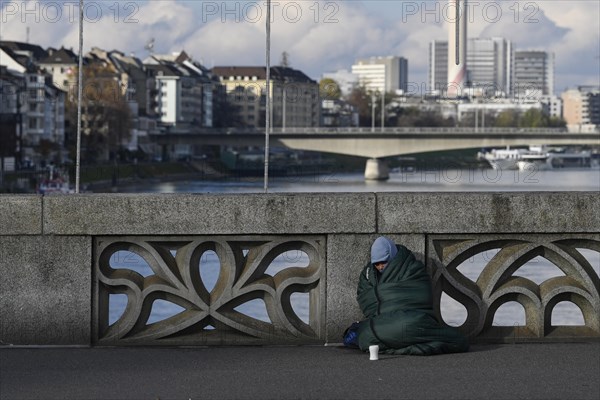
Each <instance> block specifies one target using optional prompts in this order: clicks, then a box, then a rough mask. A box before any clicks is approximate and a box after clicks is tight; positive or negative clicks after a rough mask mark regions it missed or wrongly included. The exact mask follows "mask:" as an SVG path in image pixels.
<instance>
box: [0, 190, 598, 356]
mask: <svg viewBox="0 0 600 400" xmlns="http://www.w3.org/2000/svg"><path fill="white" fill-rule="evenodd" d="M599 209H600V196H598V193H591V192H590V193H584V192H569V193H546V192H544V193H540V192H536V193H524V192H520V193H444V194H440V193H381V194H373V193H359V194H349V193H342V194H332V193H327V194H324V193H323V194H268V195H265V194H256V195H247V194H244V195H139V194H137V195H70V196H46V197H42V196H35V195H31V196H12V195H3V196H0V341H1V343H0V344H2V345H9V344H12V345H137V344H144V345H210V344H274V343H326V342H330V343H331V342H333V343H337V342H340V340H341V335H342V332H343V331H344V329H345V328H346V327H347V326H348V325H349V323H350V322H352V321H353V320H356V319H359V318H360V311H359V310H358V306H357V304H356V300H355V293H356V292H355V291H356V282H357V277H358V274H359V272H360V270H361V268H362V267H363V266H364V265H365V263H366V262H367V260H368V253H369V248H370V244H371V242H372V240H373V239H374V238H375V237H376V236H379V235H382V234H385V235H388V236H390V237H392V238H393V239H395V240H396V241H397V242H399V243H403V244H405V245H406V246H407V247H409V248H410V249H412V250H413V251H414V252H415V253H416V254H417V255H418V257H420V258H421V259H422V260H423V261H424V262H425V263H426V265H427V268H428V270H429V272H430V275H431V277H432V285H433V291H434V298H435V305H436V307H438V310H439V306H440V299H441V297H442V295H443V294H444V293H445V294H447V295H448V296H450V297H451V298H453V299H454V300H456V301H457V302H459V303H460V304H462V305H463V306H464V307H465V309H466V312H467V317H466V320H465V321H464V323H463V324H462V325H461V326H460V329H462V330H463V331H464V332H465V334H467V335H469V336H470V337H471V338H472V340H474V341H499V342H502V341H507V340H510V341H552V340H581V339H585V340H589V339H595V340H597V339H598V338H600V322H599V318H600V317H599V315H600V284H599V278H598V274H597V273H596V272H595V270H594V266H593V265H591V264H590V261H589V260H588V259H586V257H584V256H583V255H582V249H587V251H591V252H593V253H594V254H595V253H598V252H600V233H599V232H600V214H599V213H598V212H597V210H599ZM491 249H495V250H497V253H496V254H495V255H494V256H493V257H492V258H491V259H490V260H488V261H487V262H486V264H485V266H484V267H483V270H482V271H481V273H480V274H479V276H478V277H477V278H469V277H467V276H466V275H464V274H463V273H462V272H461V270H460V268H458V267H459V266H460V265H461V263H462V262H464V261H465V260H467V259H469V258H470V257H473V256H474V255H476V254H480V253H482V252H485V251H488V250H491ZM208 252H212V253H213V254H216V257H217V258H218V264H217V265H218V266H217V267H216V268H217V271H215V272H216V276H218V278H215V279H216V282H214V286H213V287H212V288H211V287H209V285H207V283H206V282H205V281H206V275H205V273H204V272H205V271H204V268H205V264H204V261H205V259H204V258H203V257H204V256H205V255H206V254H207V253H208ZM286 254H287V256H286ZM289 254H300V255H301V257H299V260H300V259H301V260H300V261H298V260H292V259H291V258H293V257H290V256H289ZM118 255H121V256H123V255H125V256H124V257H127V256H129V255H131V256H135V257H137V259H138V260H143V262H144V263H145V264H147V269H148V271H150V272H149V273H147V274H141V273H139V271H138V272H136V271H134V270H132V269H130V268H127V265H125V266H123V263H121V264H119V263H118V262H115V257H117V256H118ZM536 257H542V258H545V259H547V260H548V261H550V262H551V263H552V264H554V265H555V266H556V267H557V268H559V269H560V270H561V271H562V272H563V273H564V276H560V277H554V278H551V279H548V280H546V281H544V282H541V283H539V284H537V283H535V282H533V281H531V280H529V279H526V278H522V277H519V276H517V275H515V272H516V271H517V270H518V269H519V268H520V267H521V266H522V265H524V264H525V263H526V262H527V261H530V260H532V259H534V258H536ZM121 261H123V260H121ZM275 264H278V265H279V269H274V270H273V269H271V268H272V266H273V265H275ZM114 295H121V296H122V297H124V298H126V306H125V307H124V310H122V312H121V313H120V315H117V316H114V315H111V301H110V299H111V296H114ZM295 296H300V297H301V298H302V299H304V300H303V301H304V304H306V309H305V310H304V311H302V312H304V313H305V314H306V316H302V315H300V314H302V312H300V311H299V310H298V309H297V308H296V306H295V305H294V298H295ZM159 301H162V302H169V303H173V304H175V305H176V306H177V307H178V309H179V310H180V312H179V313H178V314H176V315H174V316H171V317H169V318H167V319H164V320H159V321H156V322H152V321H149V316H150V314H151V313H152V310H153V308H154V307H155V306H156V304H157V303H159ZM252 301H259V302H261V304H262V303H264V309H265V312H266V315H267V316H268V318H263V319H257V318H255V317H252V316H251V315H247V313H245V312H244V311H241V310H242V308H241V307H242V306H243V305H244V304H247V303H248V302H252ZM510 301H516V302H518V303H520V304H521V305H522V306H523V308H524V310H525V315H526V322H525V325H523V326H514V327H506V326H504V327H497V326H494V325H493V324H492V321H493V317H494V314H495V312H496V310H497V309H498V308H499V307H500V306H501V305H502V304H505V303H506V302H510ZM563 301H569V302H572V303H574V304H575V305H576V306H578V307H579V309H580V310H581V312H582V315H583V317H584V320H585V323H584V325H581V326H553V325H552V323H551V315H552V311H553V309H554V307H555V306H556V304H558V303H559V302H563ZM440 317H441V315H440Z"/></svg>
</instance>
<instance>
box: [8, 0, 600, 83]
mask: <svg viewBox="0 0 600 400" xmlns="http://www.w3.org/2000/svg"><path fill="white" fill-rule="evenodd" d="M0 3H1V10H2V15H1V19H2V24H1V26H2V27H1V28H0V29H1V32H0V33H1V36H2V40H15V41H22V42H25V41H27V38H28V39H29V42H30V43H34V44H39V45H41V46H43V47H55V48H59V47H61V46H65V47H67V48H69V47H73V48H76V47H77V40H78V27H77V18H78V7H77V3H78V2H77V1H60V2H56V1H46V0H26V1H19V2H16V1H6V0H2V1H1V2H0ZM85 3H86V9H85V11H86V24H85V46H84V51H85V52H87V51H89V50H90V49H91V48H92V47H100V48H104V49H106V50H113V49H115V50H119V51H122V52H124V53H126V54H130V53H135V55H136V56H137V57H139V58H141V59H144V58H145V57H146V56H147V55H148V54H149V52H148V50H147V49H145V47H146V45H147V43H149V42H150V40H151V39H152V38H153V39H154V49H153V50H154V51H155V52H156V53H171V52H175V51H181V50H185V51H186V52H187V53H188V54H190V55H191V56H192V57H194V58H195V59H196V60H198V61H200V62H202V63H203V64H204V65H205V66H207V67H208V68H211V67H213V66H217V65H261V64H262V65H264V58H265V50H264V31H265V27H264V22H265V14H266V8H265V3H264V2H253V1H238V2H207V1H204V2H192V1H183V0H174V1H156V0H155V1H121V2H118V3H117V2H112V3H111V2H99V1H88V0H86V2H85ZM272 4H273V13H272V17H273V19H272V39H271V42H272V43H271V46H272V51H271V60H272V64H273V65H276V64H278V63H279V59H280V55H281V53H283V52H284V51H285V52H287V53H288V54H289V56H290V63H291V66H292V67H293V68H296V69H299V70H302V71H303V72H305V73H306V74H307V75H308V76H310V77H311V78H313V79H317V80H318V79H319V78H320V77H321V75H322V74H323V73H325V72H330V71H335V70H337V69H349V68H350V66H351V65H352V64H353V63H354V62H355V61H356V60H357V59H359V58H368V57H372V56H389V55H393V56H401V57H405V58H407V59H408V61H409V77H408V80H409V82H412V83H413V86H412V88H413V89H409V90H415V89H414V88H415V87H417V86H424V87H426V86H427V70H428V57H427V55H428V45H429V42H430V41H431V40H445V39H447V37H448V34H447V32H448V29H447V22H446V21H448V15H449V14H450V15H451V14H452V12H449V10H448V8H447V7H446V5H447V1H446V0H442V1H437V2H434V1H421V2H412V1H396V2H393V1H371V2H366V1H338V2H335V1H273V2H272ZM468 4H469V6H468V10H469V14H468V17H469V26H468V35H469V38H474V37H503V38H506V39H508V40H511V41H512V42H513V43H514V47H515V49H517V50H530V49H531V50H544V51H548V52H553V53H554V55H555V71H556V78H555V92H556V93H560V92H561V91H563V90H565V89H567V88H570V87H575V86H578V85H598V84H599V80H600V78H599V71H600V57H599V50H598V49H599V48H600V39H599V36H598V34H594V32H596V33H597V32H598V31H599V29H600V23H599V22H598V21H599V20H600V18H599V17H600V5H599V4H598V2H592V1H569V2H567V1H549V0H543V1H537V2H531V1H528V2H525V1H514V2H505V1H502V2H500V1H495V2H494V1H480V2H470V3H468ZM59 7H60V8H59ZM419 91H421V90H419Z"/></svg>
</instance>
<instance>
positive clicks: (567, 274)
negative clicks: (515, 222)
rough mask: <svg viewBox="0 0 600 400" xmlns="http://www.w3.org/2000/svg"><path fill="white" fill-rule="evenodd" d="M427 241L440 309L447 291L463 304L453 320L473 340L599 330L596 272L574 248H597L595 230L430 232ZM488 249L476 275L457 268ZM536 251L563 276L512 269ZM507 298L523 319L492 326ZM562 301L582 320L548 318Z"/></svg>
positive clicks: (586, 335)
mask: <svg viewBox="0 0 600 400" xmlns="http://www.w3.org/2000/svg"><path fill="white" fill-rule="evenodd" d="M427 245H428V259H429V265H428V268H429V272H430V275H431V277H432V284H433V293H434V305H436V306H437V309H438V314H439V317H440V318H441V312H440V311H439V310H440V302H441V297H442V293H444V292H445V293H446V294H447V295H448V296H450V297H451V298H453V299H454V300H456V301H458V302H459V303H460V304H462V305H463V306H464V307H465V308H466V311H467V317H466V320H465V321H464V323H463V324H462V325H461V326H460V327H459V328H460V329H461V330H462V331H463V332H464V333H465V334H467V335H468V336H469V337H470V338H471V339H472V340H477V341H494V342H498V341H509V340H510V341H513V340H514V341H539V340H544V341H547V340H564V339H566V338H568V339H569V340H573V339H576V338H580V339H591V338H596V339H597V338H598V336H600V284H599V278H598V274H597V273H596V272H595V271H594V268H593V266H592V265H591V264H590V262H589V261H588V260H587V259H586V258H585V257H584V256H583V255H582V253H581V251H580V250H579V249H588V250H591V251H593V252H600V235H597V234H596V235H585V234H576V235H573V234H572V235H569V234H564V235H560V236H559V235H544V234H537V235H536V234H531V235H524V234H521V235H478V236H473V235H459V234H452V235H429V236H428V241H427ZM491 250H495V251H497V253H496V254H495V255H493V256H492V257H490V259H489V260H487V262H486V263H485V266H484V267H483V269H482V271H481V273H480V274H479V277H478V278H477V279H476V280H473V279H469V278H468V277H467V276H465V275H464V274H463V273H461V272H460V271H459V269H458V267H459V266H461V264H462V263H464V262H465V261H467V260H469V259H470V258H472V257H474V256H476V255H478V254H482V253H484V252H486V251H491ZM536 257H542V258H543V259H546V260H547V261H549V262H550V263H551V264H553V265H554V266H556V267H558V269H560V271H562V273H564V276H555V277H551V278H549V279H546V280H545V281H543V282H541V283H539V284H536V283H535V282H533V281H532V280H531V279H527V278H525V277H523V276H517V275H515V272H517V271H518V269H519V268H520V267H522V266H523V265H524V264H526V263H527V262H528V261H531V260H534V259H536ZM512 301H514V302H517V303H519V304H521V305H522V306H523V308H524V310H525V326H494V325H493V321H494V314H495V312H496V311H497V310H498V308H499V307H500V306H502V305H503V304H506V303H507V302H512ZM562 301H568V302H572V303H574V304H575V305H577V306H578V307H579V309H580V310H581V313H582V315H583V318H584V321H585V322H584V325H582V326H552V325H551V317H552V311H553V309H554V307H555V306H556V305H557V304H558V303H560V302H562Z"/></svg>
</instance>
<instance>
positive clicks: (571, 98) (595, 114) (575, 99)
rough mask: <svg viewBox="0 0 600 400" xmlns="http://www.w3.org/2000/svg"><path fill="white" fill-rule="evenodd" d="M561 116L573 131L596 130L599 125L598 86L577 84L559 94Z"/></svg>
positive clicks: (599, 92) (599, 99) (599, 101)
mask: <svg viewBox="0 0 600 400" xmlns="http://www.w3.org/2000/svg"><path fill="white" fill-rule="evenodd" d="M561 98H562V101H563V118H564V119H565V121H566V122H567V127H568V128H569V130H570V131H574V132H587V131H592V132H593V131H597V130H598V127H599V126H600V87H598V86H579V87H577V88H575V89H569V90H566V91H564V92H563V93H562V94H561Z"/></svg>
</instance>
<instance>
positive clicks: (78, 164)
mask: <svg viewBox="0 0 600 400" xmlns="http://www.w3.org/2000/svg"><path fill="white" fill-rule="evenodd" d="M82 97H83V0H79V81H78V88H77V158H76V161H75V193H79V180H80V175H81V174H80V169H81V100H82Z"/></svg>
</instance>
